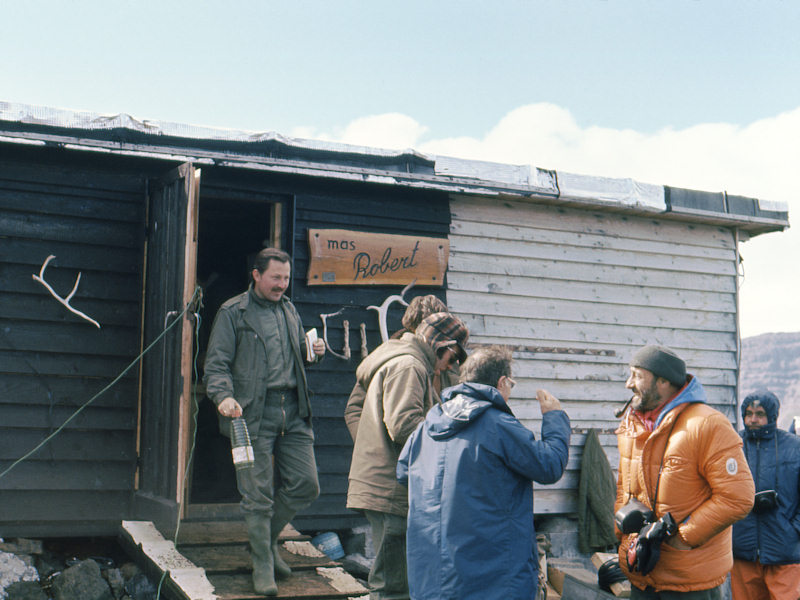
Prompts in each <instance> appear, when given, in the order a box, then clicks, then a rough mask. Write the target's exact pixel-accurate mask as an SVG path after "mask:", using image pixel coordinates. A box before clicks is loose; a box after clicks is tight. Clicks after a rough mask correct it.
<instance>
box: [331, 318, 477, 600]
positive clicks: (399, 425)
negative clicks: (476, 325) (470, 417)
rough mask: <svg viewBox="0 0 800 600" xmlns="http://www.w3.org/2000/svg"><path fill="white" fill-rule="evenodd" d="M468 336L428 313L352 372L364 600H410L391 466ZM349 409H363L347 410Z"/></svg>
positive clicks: (401, 493)
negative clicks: (368, 558)
mask: <svg viewBox="0 0 800 600" xmlns="http://www.w3.org/2000/svg"><path fill="white" fill-rule="evenodd" d="M468 338H469V332H468V331H467V328H466V326H465V325H464V323H462V322H461V321H460V320H459V319H458V318H457V317H455V316H453V315H451V314H449V313H444V312H441V313H434V314H432V315H430V316H428V317H427V318H425V319H424V320H423V321H422V323H420V325H419V326H418V327H417V329H416V332H415V333H410V332H407V333H404V334H403V335H402V337H400V339H394V340H388V341H387V342H384V343H383V344H381V345H380V346H378V348H376V349H375V350H374V351H373V352H372V353H371V354H370V355H369V356H367V358H365V359H364V360H363V361H362V362H361V364H360V365H359V366H358V369H357V370H356V385H355V387H354V388H353V392H352V393H351V395H350V401H349V402H348V408H347V409H345V415H346V416H345V418H346V420H347V425H348V428H349V429H350V432H351V435H352V436H353V439H354V442H355V444H354V447H353V460H352V462H351V464H350V486H349V489H348V492H347V507H348V508H351V509H354V510H358V511H361V512H363V513H364V515H365V516H366V517H367V520H368V521H369V523H370V526H371V528H372V541H373V544H374V546H375V553H376V557H375V562H374V564H373V566H372V569H371V570H370V574H369V586H370V598H373V599H380V600H384V599H390V598H391V599H393V600H396V599H405V598H408V597H409V596H408V579H407V576H406V515H407V513H408V490H407V489H406V488H405V487H404V486H402V485H400V484H399V483H398V482H397V478H396V469H397V458H398V456H399V455H400V451H401V450H402V448H403V444H405V442H406V439H407V438H408V436H410V435H411V433H413V431H414V430H415V429H416V427H417V425H419V423H420V422H421V421H422V420H423V419H424V418H425V415H426V413H427V412H428V410H430V408H431V407H432V406H433V405H434V403H436V402H438V401H439V399H438V398H437V395H436V393H435V391H434V387H433V378H434V376H438V375H439V374H440V373H441V372H442V371H444V370H446V369H448V368H449V367H450V366H451V365H453V364H455V363H457V362H459V361H463V360H464V359H465V358H466V356H467V353H466V345H467V340H468ZM351 404H353V405H354V407H357V406H356V405H361V404H363V407H361V408H360V410H355V411H354V410H351V406H350V405H351Z"/></svg>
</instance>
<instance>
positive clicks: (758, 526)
mask: <svg viewBox="0 0 800 600" xmlns="http://www.w3.org/2000/svg"><path fill="white" fill-rule="evenodd" d="M776 468H777V465H776ZM760 470H761V439H760V438H758V439H756V476H755V477H754V478H753V479H754V480H755V484H756V492H758V479H759V471H760ZM756 538H757V539H758V545H757V546H756V562H761V515H756Z"/></svg>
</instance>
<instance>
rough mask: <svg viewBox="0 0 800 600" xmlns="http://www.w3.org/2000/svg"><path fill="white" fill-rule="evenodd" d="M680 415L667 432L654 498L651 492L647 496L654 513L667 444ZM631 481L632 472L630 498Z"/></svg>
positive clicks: (629, 476) (629, 479) (629, 480)
mask: <svg viewBox="0 0 800 600" xmlns="http://www.w3.org/2000/svg"><path fill="white" fill-rule="evenodd" d="M678 417H680V415H678V416H676V417H675V420H674V421H672V425H671V426H670V428H669V433H668V434H667V441H666V442H664V453H663V454H662V455H661V464H659V465H658V477H657V478H656V489H655V494H654V496H653V497H652V498H650V495H649V494H648V497H647V499H648V500H649V501H650V510H652V511H653V514H654V515H655V513H656V501H657V500H658V488H659V486H660V485H661V472H662V471H663V470H664V457H666V455H667V446H668V445H669V439H670V438H671V437H672V430H673V429H675V424H676V423H677V422H678ZM651 436H652V434H651ZM645 443H646V442H645ZM639 464H641V461H640V463H639ZM630 482H631V474H630V473H628V486H629V487H628V498H633V493H632V492H631V490H630Z"/></svg>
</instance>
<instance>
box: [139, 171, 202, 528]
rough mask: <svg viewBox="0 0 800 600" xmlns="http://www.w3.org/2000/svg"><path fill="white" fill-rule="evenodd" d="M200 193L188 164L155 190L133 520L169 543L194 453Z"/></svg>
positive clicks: (148, 241)
mask: <svg viewBox="0 0 800 600" xmlns="http://www.w3.org/2000/svg"><path fill="white" fill-rule="evenodd" d="M199 188H200V171H199V170H198V169H195V168H194V167H193V166H192V165H191V164H189V163H186V164H183V165H181V166H179V167H177V168H176V169H174V170H172V171H170V172H169V173H167V174H166V175H165V176H164V177H162V178H160V179H158V180H155V181H150V182H149V194H148V216H147V236H146V242H145V257H144V261H145V263H144V266H145V268H144V273H145V274H144V288H143V295H144V298H143V306H144V311H143V323H142V330H143V339H142V348H143V349H146V348H148V346H150V345H151V344H153V346H152V348H151V349H150V350H149V351H148V352H147V353H146V354H145V356H144V358H143V359H142V363H141V384H140V401H139V432H138V440H137V444H138V453H139V470H138V477H137V491H136V493H135V496H134V514H135V515H136V518H137V519H144V520H149V521H153V522H154V523H155V524H156V526H157V527H159V529H161V531H162V533H163V534H164V535H166V536H170V535H172V533H173V532H174V530H175V527H176V525H177V522H178V519H179V518H180V516H181V515H180V507H181V504H182V499H183V494H184V481H185V472H186V466H187V465H186V460H187V454H188V450H189V448H188V445H189V444H188V440H189V429H190V428H189V419H190V414H191V384H192V345H193V344H192V341H193V332H194V316H193V313H194V312H195V310H196V309H195V306H196V304H197V297H196V295H195V287H196V286H195V274H196V261H197V216H198V201H199ZM187 307H189V308H188V309H187ZM176 319H180V322H179V323H178V322H176Z"/></svg>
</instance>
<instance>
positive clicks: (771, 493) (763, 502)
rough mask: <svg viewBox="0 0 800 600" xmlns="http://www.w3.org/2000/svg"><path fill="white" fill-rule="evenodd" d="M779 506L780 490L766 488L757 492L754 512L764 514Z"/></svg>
mask: <svg viewBox="0 0 800 600" xmlns="http://www.w3.org/2000/svg"><path fill="white" fill-rule="evenodd" d="M777 506H778V492H776V491H775V490H764V491H762V492H758V493H756V497H755V501H754V502H753V512H754V513H755V514H757V515H763V514H764V513H768V512H769V511H771V510H775V508H777Z"/></svg>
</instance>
